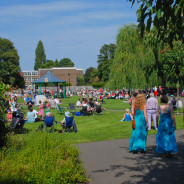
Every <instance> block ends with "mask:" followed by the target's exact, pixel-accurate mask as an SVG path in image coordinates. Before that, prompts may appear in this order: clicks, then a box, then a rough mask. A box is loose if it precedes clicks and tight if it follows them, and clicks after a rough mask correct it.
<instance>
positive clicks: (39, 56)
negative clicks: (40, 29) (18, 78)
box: [34, 40, 46, 70]
mask: <svg viewBox="0 0 184 184" xmlns="http://www.w3.org/2000/svg"><path fill="white" fill-rule="evenodd" d="M35 56H36V57H35V65H34V70H38V69H39V68H41V67H42V65H43V64H45V62H46V54H45V49H44V46H43V43H42V41H41V40H40V41H39V42H38V44H37V48H36V50H35Z"/></svg>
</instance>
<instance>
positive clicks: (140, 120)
mask: <svg viewBox="0 0 184 184" xmlns="http://www.w3.org/2000/svg"><path fill="white" fill-rule="evenodd" d="M132 114H135V129H133V130H132V135H131V138H130V144H129V151H130V152H132V153H137V152H139V151H140V152H142V153H145V152H146V141H147V127H148V121H147V111H146V98H145V96H144V95H143V94H138V95H137V96H136V98H135V100H134V102H133V104H132Z"/></svg>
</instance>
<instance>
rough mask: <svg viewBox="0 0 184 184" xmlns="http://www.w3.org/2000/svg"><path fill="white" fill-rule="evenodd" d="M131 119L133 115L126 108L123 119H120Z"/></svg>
mask: <svg viewBox="0 0 184 184" xmlns="http://www.w3.org/2000/svg"><path fill="white" fill-rule="evenodd" d="M132 120H133V117H132V115H131V113H130V110H129V109H126V110H125V114H124V116H123V119H122V120H121V121H132Z"/></svg>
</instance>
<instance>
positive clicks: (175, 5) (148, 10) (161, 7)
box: [128, 0, 184, 46]
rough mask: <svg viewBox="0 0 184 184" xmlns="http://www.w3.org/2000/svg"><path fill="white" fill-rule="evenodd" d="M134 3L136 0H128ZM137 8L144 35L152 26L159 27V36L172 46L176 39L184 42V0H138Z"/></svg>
mask: <svg viewBox="0 0 184 184" xmlns="http://www.w3.org/2000/svg"><path fill="white" fill-rule="evenodd" d="M128 1H130V2H132V5H133V4H134V3H135V1H136V0H128ZM137 2H138V3H141V5H140V7H139V9H138V10H137V15H138V22H139V28H140V30H141V33H142V36H143V34H144V31H145V30H147V31H150V29H151V27H153V26H154V27H155V28H156V29H157V32H156V34H157V38H158V39H159V40H164V41H165V42H167V43H169V44H170V45H171V46H172V43H173V41H174V40H181V41H182V42H183V43H184V35H183V30H184V1H183V0H156V1H155V0H137Z"/></svg>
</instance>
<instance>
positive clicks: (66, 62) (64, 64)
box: [59, 58, 74, 67]
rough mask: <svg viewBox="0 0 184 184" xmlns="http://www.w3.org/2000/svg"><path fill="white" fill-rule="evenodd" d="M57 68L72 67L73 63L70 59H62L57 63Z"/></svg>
mask: <svg viewBox="0 0 184 184" xmlns="http://www.w3.org/2000/svg"><path fill="white" fill-rule="evenodd" d="M59 67H74V63H73V62H72V60H71V59H70V58H63V59H61V60H60V62H59Z"/></svg>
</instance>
